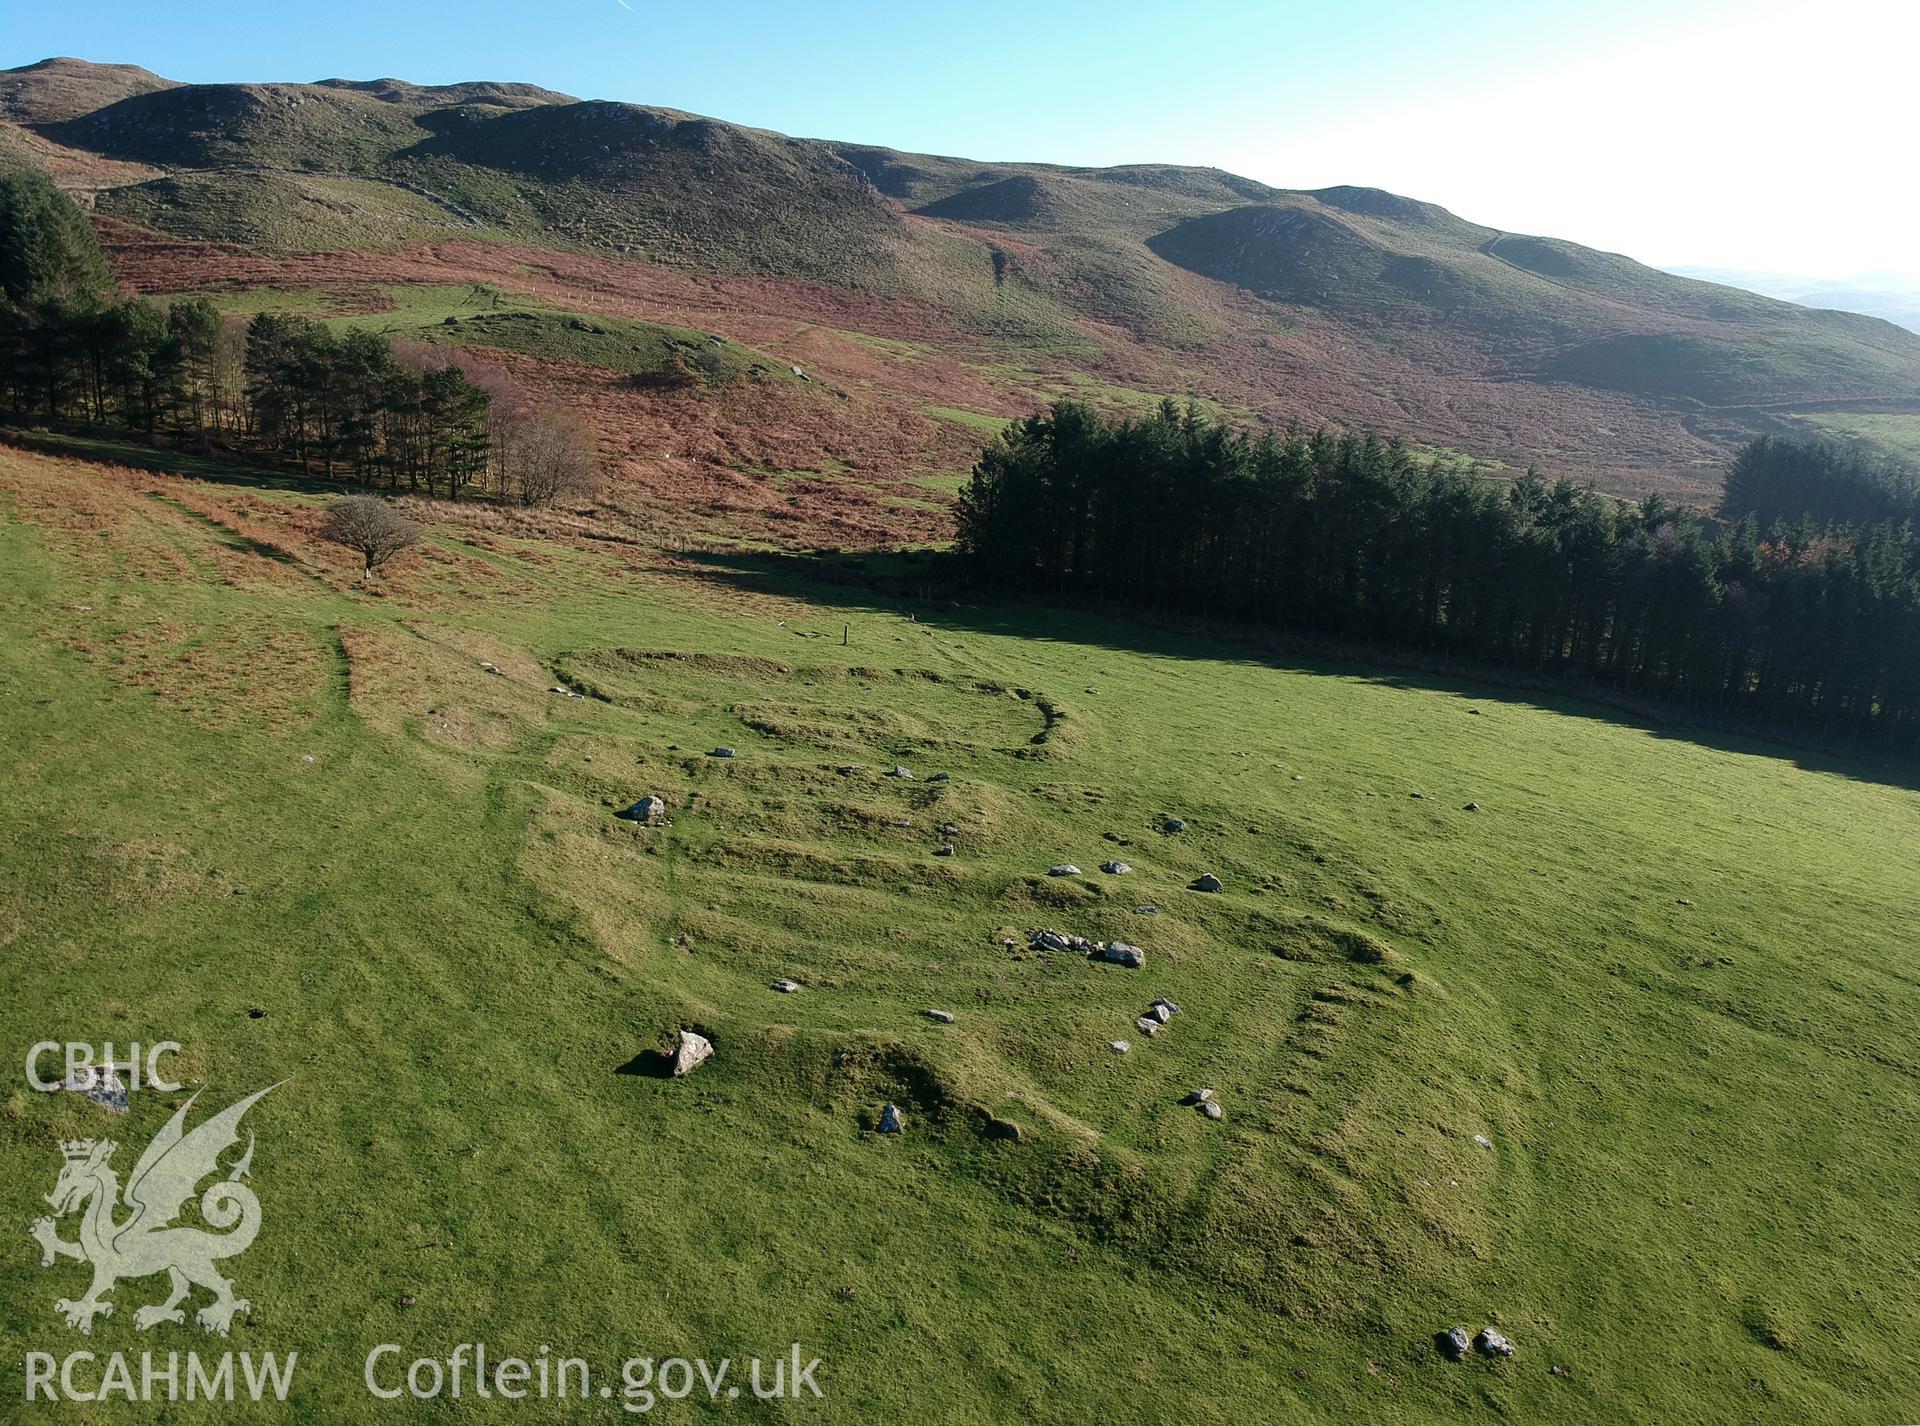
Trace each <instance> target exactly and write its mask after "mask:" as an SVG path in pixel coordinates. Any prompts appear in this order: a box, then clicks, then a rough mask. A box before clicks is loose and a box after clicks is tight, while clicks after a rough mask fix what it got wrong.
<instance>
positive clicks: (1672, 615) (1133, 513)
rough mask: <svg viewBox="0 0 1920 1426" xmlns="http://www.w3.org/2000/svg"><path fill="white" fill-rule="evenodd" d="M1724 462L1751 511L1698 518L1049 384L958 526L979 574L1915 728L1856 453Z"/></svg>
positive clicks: (1705, 707) (1918, 598) (1656, 690)
mask: <svg viewBox="0 0 1920 1426" xmlns="http://www.w3.org/2000/svg"><path fill="white" fill-rule="evenodd" d="M1739 466H1740V469H1741V471H1742V481H1740V482H1736V483H1735V484H1734V485H1733V486H1730V491H1731V495H1730V499H1731V500H1732V503H1733V505H1734V506H1738V505H1740V504H1741V503H1742V500H1743V498H1744V494H1743V492H1746V493H1750V492H1752V491H1757V490H1760V489H1762V488H1763V487H1764V488H1765V489H1767V490H1770V491H1773V492H1774V493H1773V494H1772V495H1771V496H1770V497H1769V499H1768V502H1767V503H1766V504H1765V506H1764V512H1765V513H1764V514H1762V513H1760V512H1759V511H1756V510H1742V509H1734V508H1723V510H1722V511H1721V518H1720V519H1718V520H1714V519H1710V518H1708V517H1706V516H1703V515H1699V514H1696V513H1694V512H1691V511H1688V510H1683V509H1679V508H1675V507H1673V506H1671V505H1669V504H1667V503H1666V502H1664V501H1662V500H1660V499H1658V498H1650V499H1648V500H1646V501H1644V502H1641V503H1639V504H1634V503H1630V502H1626V501H1622V500H1618V499H1615V498H1613V497H1610V496H1606V495H1602V494H1599V493H1597V492H1594V491H1592V490H1587V489H1577V488H1575V487H1574V486H1573V485H1571V484H1568V483H1565V482H1561V483H1559V484H1554V485H1549V484H1547V483H1545V482H1544V481H1542V480H1540V479H1539V478H1537V477H1536V476H1534V475H1533V474H1532V473H1531V472H1530V473H1529V474H1528V475H1526V476H1525V477H1523V478H1521V479H1518V480H1494V479H1488V478H1486V477H1484V476H1480V475H1476V474H1473V473H1471V472H1468V471H1465V470H1461V469H1458V468H1454V467H1450V466H1448V465H1447V464H1445V463H1443V462H1438V461H1431V460H1422V459H1419V458H1417V457H1416V456H1414V455H1413V454H1412V453H1410V452H1409V451H1407V450H1406V449H1404V448H1402V447H1401V446H1399V445H1396V444H1393V443H1389V442H1382V441H1378V440H1375V439H1372V438H1370V437H1357V436H1348V435H1335V434H1330V433H1327V432H1324V431H1321V432H1313V433H1309V432H1306V431H1303V430H1298V429H1296V430H1292V431H1289V432H1286V433H1284V434H1281V433H1274V432H1267V433H1263V434H1261V435H1259V436H1257V437H1256V436H1249V435H1247V434H1245V433H1242V432H1239V431H1236V430H1233V429H1230V428H1229V427H1227V426H1226V425H1224V424H1221V423H1219V422H1217V421H1214V420H1211V419H1209V418H1208V417H1206V416H1205V415H1203V414H1202V413H1200V412H1199V411H1197V410H1195V409H1193V408H1191V407H1188V408H1186V409H1181V408H1178V407H1176V406H1175V405H1173V404H1172V403H1171V402H1168V403H1164V404H1163V405H1162V406H1161V407H1160V408H1159V410H1158V411H1156V412H1155V413H1154V414H1153V415H1151V416H1149V417H1146V418H1145V419H1141V420H1107V419H1103V418H1102V417H1101V416H1099V415H1098V414H1097V413H1095V412H1094V411H1092V410H1090V409H1088V408H1087V407H1084V406H1080V405H1077V404H1073V403H1063V404H1060V405H1057V406H1055V407H1054V408H1053V409H1052V410H1051V411H1050V412H1047V413H1045V414H1042V415H1037V416H1034V417H1031V418H1029V419H1027V420H1025V421H1022V422H1018V423H1016V424H1015V425H1013V426H1012V427H1010V428H1009V429H1008V430H1007V431H1006V433H1005V434H1004V435H1002V436H1001V437H1000V438H999V439H998V440H996V441H995V442H994V443H993V444H992V445H991V446H989V447H988V449H987V451H986V452H985V454H984V455H983V456H982V458H981V460H980V462H979V464H978V465H977V466H976V467H975V469H974V472H973V478H972V481H971V484H970V485H969V487H968V488H967V490H966V491H965V492H964V495H963V498H962V503H961V510H960V531H959V543H960V550H961V553H962V555H963V556H964V558H965V559H966V560H967V562H968V564H969V565H970V567H971V569H972V571H973V572H974V573H975V575H976V576H977V577H978V578H980V579H981V580H983V581H985V582H987V583H989V584H992V585H996V586H1000V587H1011V588H1021V589H1035V590H1044V591H1070V592H1074V593H1083V594H1089V595H1094V596H1097V597H1101V598H1106V599H1112V600H1117V601H1122V602H1125V603H1128V604H1131V605H1134V606H1138V607H1145V608H1150V609H1159V610H1168V611H1179V612H1183V613H1187V614H1195V615H1200V616H1203V617H1209V618H1217V619H1224V620H1232V621H1236V622H1250V623H1254V624H1258V625H1263V626H1268V627H1272V628H1276V629H1284V630H1292V631H1302V632H1307V633H1312V634H1316V635H1324V636H1331V637H1335V638H1339V639H1343V640H1355V641H1362V642H1365V643H1368V644H1371V645H1375V646H1381V647H1393V648H1401V649H1406V650H1410V651H1416V652H1418V653H1420V654H1425V655H1432V654H1439V655H1446V656H1453V657H1459V658H1461V659H1465V660H1471V661H1473V662H1475V663H1478V664H1491V665H1499V666H1505V667H1517V668H1523V669H1526V670H1530V671H1534V672H1543V673H1554V674H1560V675H1566V676H1570V677H1572V678H1573V679H1575V680H1577V681H1579V682H1581V683H1587V682H1591V683H1595V684H1602V685H1607V686H1611V687H1614V688H1617V689H1619V690H1621V691H1622V692H1626V693H1631V694H1635V695H1645V696H1652V697H1657V698H1659V699H1662V700H1670V701H1673V702H1677V703H1680V704H1683V705H1686V706H1687V707H1689V708H1690V709H1693V710H1695V711H1697V712H1699V713H1706V714H1711V715H1716V716H1726V717H1737V718H1742V719H1745V718H1758V719H1762V720H1765V721H1768V722H1773V723H1780V724H1792V725H1795V726H1798V727H1801V728H1804V729H1808V730H1812V731H1816V732H1818V733H1820V734H1822V735H1825V736H1836V735H1853V734H1868V735H1871V736H1874V737H1876V738H1884V739H1887V740H1890V741H1893V742H1897V743H1898V744H1900V745H1901V746H1906V747H1911V746H1915V745H1920V537H1917V536H1916V535H1915V533H1914V528H1913V525H1912V523H1911V522H1910V521H1909V520H1908V519H1907V518H1906V517H1905V516H1904V514H1901V516H1900V518H1899V519H1897V520H1896V519H1895V518H1893V516H1892V514H1889V513H1886V512H1883V511H1880V510H1879V509H1878V507H1875V510H1874V513H1876V514H1879V515H1880V518H1863V519H1854V518H1847V516H1848V515H1850V514H1851V512H1853V511H1854V510H1855V509H1856V508H1857V507H1856V504H1855V503H1853V502H1855V501H1856V500H1857V499H1858V498H1859V487H1860V486H1861V484H1862V481H1863V480H1865V479H1866V476H1865V475H1864V474H1863V471H1865V472H1867V473H1869V474H1872V475H1873V476H1874V477H1875V478H1876V479H1878V478H1880V477H1881V476H1883V475H1884V476H1886V478H1887V479H1888V480H1889V481H1890V482H1891V484H1890V485H1889V486H1888V488H1889V489H1895V490H1897V489H1899V488H1901V487H1900V486H1899V483H1898V481H1897V480H1893V478H1892V475H1891V474H1889V473H1887V472H1885V471H1883V470H1882V469H1881V468H1879V467H1876V466H1874V465H1873V463H1872V462H1862V461H1860V460H1859V458H1857V457H1849V456H1847V455H1846V454H1845V453H1844V452H1841V453H1836V452H1833V451H1830V450H1828V449H1827V448H1825V447H1820V446H1802V445H1799V444H1796V443H1794V442H1790V441H1781V440H1772V441H1768V442H1764V443H1757V444H1756V445H1755V446H1751V447H1749V448H1748V449H1747V450H1746V451H1745V452H1743V454H1742V456H1741V460H1740V463H1739ZM1781 471H1785V472H1787V474H1786V475H1785V476H1782V475H1780V474H1779V472H1781ZM1869 483H1870V482H1869ZM1795 492H1797V493H1795ZM1754 498H1756V499H1757V498H1758V497H1757V496H1755V497H1754ZM1795 507H1797V508H1795ZM1789 509H1792V510H1793V513H1792V514H1791V515H1787V514H1786V513H1785V512H1786V511H1787V510H1789Z"/></svg>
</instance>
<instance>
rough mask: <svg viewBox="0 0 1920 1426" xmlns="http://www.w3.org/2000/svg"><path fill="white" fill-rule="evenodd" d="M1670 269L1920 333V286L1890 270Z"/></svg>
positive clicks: (1805, 305) (1806, 305)
mask: <svg viewBox="0 0 1920 1426" xmlns="http://www.w3.org/2000/svg"><path fill="white" fill-rule="evenodd" d="M1670 271H1673V272H1676V273H1678V274H1680V275H1681V276H1682V277H1691V278H1697V279H1698V280H1699V281H1701V282H1718V283H1722V284H1724V285H1725V286H1728V287H1744V288H1745V289H1746V290H1747V291H1749V292H1758V293H1761V294H1762V295H1764V296H1767V297H1774V298H1778V299H1779V300H1780V301H1782V302H1793V303H1797V304H1798V305H1800V306H1802V307H1823V308H1827V309H1830V310H1834V311H1840V312H1859V313H1862V314H1864V315H1866V316H1868V317H1878V318H1880V319H1881V320H1882V321H1884V322H1892V323H1893V324H1894V325H1895V326H1899V327H1905V328H1906V329H1907V330H1908V331H1909V332H1920V288H1913V287H1907V286H1905V285H1903V284H1901V282H1900V280H1899V279H1898V278H1897V277H1895V276H1894V275H1893V274H1891V273H1883V274H1880V275H1879V277H1878V279H1876V278H1873V277H1859V278H1852V279H1838V280H1836V279H1834V278H1823V277H1799V276H1795V275H1793V274H1791V273H1783V272H1751V271H1747V270H1744V269H1741V268H1726V267H1676V268H1672V269H1670Z"/></svg>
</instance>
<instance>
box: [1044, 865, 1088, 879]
mask: <svg viewBox="0 0 1920 1426" xmlns="http://www.w3.org/2000/svg"><path fill="white" fill-rule="evenodd" d="M1047 875H1048V876H1078V875H1080V868H1079V867H1077V866H1075V865H1074V864H1073V863H1072V862H1062V863H1060V865H1059V866H1056V867H1048V868H1047Z"/></svg>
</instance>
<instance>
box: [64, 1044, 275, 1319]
mask: <svg viewBox="0 0 1920 1426" xmlns="http://www.w3.org/2000/svg"><path fill="white" fill-rule="evenodd" d="M281 1083H285V1081H284V1080H283V1081H281ZM279 1087H280V1086H279V1085H277V1084H275V1085H268V1086H267V1088H265V1089H263V1090H260V1091H259V1092H258V1093H255V1094H250V1095H248V1096H247V1097H246V1098H245V1099H243V1100H241V1101H240V1102H239V1103H238V1104H235V1105H233V1106H232V1107H231V1108H229V1109H226V1110H224V1111H222V1112H221V1113H219V1114H216V1115H214V1116H213V1117H212V1118H210V1119H207V1120H204V1121H203V1122H202V1123H201V1124H200V1125H199V1126H198V1127H196V1128H194V1129H193V1130H192V1131H191V1132H189V1131H188V1129H187V1111H188V1110H189V1109H191V1108H193V1100H194V1099H198V1098H199V1095H197V1094H196V1095H194V1096H193V1098H192V1099H189V1100H187V1102H186V1103H185V1104H183V1105H181V1106H180V1107H179V1109H177V1110H175V1111H174V1115H173V1118H171V1119H169V1120H168V1121H167V1123H166V1125H165V1127H163V1128H162V1129H161V1130H160V1132H159V1133H158V1134H155V1135H154V1136H153V1142H152V1143H150V1144H148V1145H147V1151H146V1152H145V1153H143V1154H142V1155H140V1161H139V1162H138V1163H137V1164H135V1165H134V1166H133V1174H132V1176H131V1177H130V1178H129V1179H128V1181H127V1189H126V1204H125V1207H127V1208H129V1209H131V1210H132V1212H131V1213H130V1214H129V1215H128V1216H127V1217H126V1218H124V1219H116V1216H115V1215H116V1214H117V1213H118V1212H119V1211H120V1209H121V1206H122V1205H121V1201H120V1199H121V1193H120V1176H119V1175H118V1174H117V1173H115V1172H114V1171H113V1169H112V1168H111V1167H110V1163H111V1161H112V1159H113V1151H114V1150H115V1149H116V1148H118V1147H119V1145H117V1144H116V1143H114V1141H113V1140H111V1139H63V1140H62V1141H61V1143H60V1150H61V1152H62V1153H63V1154H64V1155H65V1156H66V1163H65V1165H64V1166H63V1167H62V1168H61V1170H60V1180H59V1182H58V1183H56V1184H55V1185H54V1186H53V1192H52V1193H50V1194H48V1195H47V1202H48V1204H49V1205H51V1206H52V1208H53V1215H52V1216H51V1217H43V1218H40V1219H37V1220H35V1222H34V1224H33V1226H32V1228H31V1229H30V1230H29V1232H30V1233H31V1234H32V1236H33V1238H34V1240H35V1241H36V1242H38V1243H39V1244H40V1266H42V1267H52V1266H53V1264H54V1261H55V1260H56V1259H57V1258H74V1259H76V1260H78V1261H80V1262H83V1263H91V1264H92V1265H93V1284H92V1286H90V1287H89V1288H88V1289H87V1293H86V1296H84V1297H81V1298H78V1299H74V1298H65V1297H63V1298H61V1299H60V1300H59V1301H58V1302H56V1303H54V1304H53V1306H54V1310H55V1311H56V1312H58V1313H60V1314H61V1315H62V1316H63V1317H65V1318H66V1319H67V1325H68V1326H69V1327H77V1328H79V1329H80V1330H81V1331H82V1332H91V1331H92V1330H93V1319H94V1318H95V1317H109V1316H112V1315H113V1304H112V1303H111V1302H107V1301H105V1300H104V1296H105V1294H106V1293H107V1292H109V1291H111V1290H112V1288H113V1285H114V1284H115V1283H117V1282H119V1281H120V1280H121V1279H122V1278H139V1277H150V1276H152V1275H153V1274H155V1273H165V1274H167V1281H168V1283H169V1290H168V1293H167V1300H166V1301H165V1302H156V1303H152V1304H150V1305H148V1306H146V1307H142V1308H140V1309H139V1310H138V1311H136V1312H135V1313H134V1314H133V1324H134V1326H136V1327H138V1328H141V1329H142V1330H145V1329H146V1328H149V1327H154V1326H157V1325H158V1324H160V1323H162V1322H174V1323H181V1324H184V1323H185V1321H186V1314H185V1313H184V1312H183V1311H182V1310H181V1307H180V1304H181V1302H182V1301H184V1300H185V1299H186V1297H187V1294H188V1293H189V1292H191V1291H192V1290H193V1288H194V1287H196V1286H197V1287H203V1288H205V1289H207V1290H208V1291H209V1292H211V1293H212V1294H213V1301H212V1302H209V1303H208V1304H207V1305H206V1306H205V1307H203V1308H201V1309H200V1311H199V1312H198V1313H197V1314H196V1315H195V1318H194V1320H195V1321H197V1322H198V1323H199V1324H200V1325H201V1326H202V1327H204V1328H205V1329H206V1330H207V1331H209V1332H218V1333H219V1334H220V1335H221V1336H223V1337H224V1336H225V1335H226V1334H227V1329H228V1328H229V1327H230V1326H231V1325H232V1323H233V1318H234V1314H235V1313H238V1312H244V1311H247V1310H248V1309H249V1308H251V1307H252V1305H253V1304H252V1303H250V1302H248V1301H247V1299H246V1298H244V1297H235V1296H234V1295H233V1284H232V1283H231V1282H229V1281H228V1280H227V1279H226V1278H225V1277H222V1276H221V1274H220V1271H219V1269H218V1268H216V1267H215V1266H214V1264H215V1263H217V1262H218V1261H219V1260H220V1259H222V1258H231V1257H237V1256H238V1255H239V1254H241V1253H243V1252H245V1251H246V1250H247V1246H248V1245H249V1244H250V1243H252V1242H253V1237H254V1234H255V1233H257V1232H259V1231H260V1200H259V1199H258V1198H256V1197H254V1194H253V1190H252V1189H251V1188H248V1187H247V1186H246V1185H245V1184H243V1183H241V1182H240V1180H241V1179H243V1178H250V1177H251V1176H252V1171H253V1134H252V1132H251V1131H249V1132H248V1134H247V1151H246V1152H245V1153H244V1154H242V1155H241V1156H240V1157H239V1158H237V1159H235V1160H234V1161H233V1163H232V1164H231V1165H230V1166H229V1168H228V1170H227V1176H226V1177H225V1178H224V1179H222V1180H220V1181H219V1182H217V1183H213V1184H210V1185H208V1187H207V1190H206V1192H205V1193H202V1194H201V1195H200V1216H201V1217H202V1218H203V1219H205V1220H206V1222H207V1223H208V1224H209V1225H210V1226H212V1227H213V1228H216V1229H223V1230H230V1231H222V1232H208V1231H207V1230H206V1229H204V1228H199V1227H194V1226H191V1225H188V1224H182V1223H176V1222H175V1221H174V1220H175V1219H177V1218H178V1217H179V1216H180V1212H181V1210H182V1209H183V1208H184V1207H185V1206H186V1203H187V1200H188V1199H190V1198H192V1197H193V1195H194V1193H195V1191H196V1190H197V1189H198V1188H199V1186H200V1183H201V1181H202V1180H204V1179H206V1178H207V1177H209V1176H210V1175H212V1174H216V1173H218V1172H220V1163H219V1159H220V1155H221V1154H223V1153H225V1152H226V1151H227V1150H228V1149H229V1148H231V1147H232V1146H233V1145H234V1144H237V1143H238V1142H239V1141H240V1119H241V1116H242V1115H244V1114H245V1113H246V1112H247V1111H248V1110H249V1109H251V1108H252V1107H253V1106H254V1105H255V1104H257V1103H258V1102H259V1101H260V1100H261V1098H262V1097H264V1096H265V1095H267V1094H270V1093H272V1092H273V1091H274V1090H276V1089H278V1088H279ZM82 1209H84V1212H83V1213H82V1216H81V1219H80V1236H79V1240H78V1241H77V1242H72V1243H68V1242H64V1241H62V1240H61V1238H60V1237H59V1236H58V1233H57V1230H56V1229H55V1226H54V1219H55V1218H64V1217H66V1216H67V1215H68V1214H69V1213H73V1212H76V1211H79V1210H82Z"/></svg>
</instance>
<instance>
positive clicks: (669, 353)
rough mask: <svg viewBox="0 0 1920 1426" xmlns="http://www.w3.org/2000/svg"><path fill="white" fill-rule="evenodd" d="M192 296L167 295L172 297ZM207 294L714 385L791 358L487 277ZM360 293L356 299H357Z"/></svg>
mask: <svg viewBox="0 0 1920 1426" xmlns="http://www.w3.org/2000/svg"><path fill="white" fill-rule="evenodd" d="M183 295H185V294H182V293H165V294H162V295H160V296H159V297H158V298H157V299H156V300H157V301H160V302H163V303H164V302H170V301H174V300H177V299H178V298H180V297H181V296H183ZM196 295H204V296H205V297H207V299H208V300H209V301H211V302H212V303H213V304H214V305H215V306H216V307H218V308H219V309H220V310H221V311H222V312H227V313H232V314H235V315H239V316H252V315H253V314H255V313H258V312H276V313H283V314H287V315H291V316H299V317H308V318H312V319H315V320H318V321H321V322H324V323H325V324H326V325H327V326H329V327H331V328H333V329H334V330H336V331H356V330H357V331H371V332H378V333H380V334H381V335H383V336H387V337H405V338H410V339H411V340H414V341H420V342H436V343H448V344H451V345H457V346H465V347H481V348H485V347H495V348H499V349H500V350H503V351H512V352H518V353H520V354H521V355H523V356H530V357H536V358H538V359H539V360H541V361H570V362H578V363H579V364H581V365H582V366H595V367H600V368H603V369H604V370H607V371H617V372H623V373H626V374H627V375H630V376H652V375H659V374H661V373H664V372H666V371H668V370H669V369H670V368H671V367H673V365H674V364H675V361H676V359H678V360H679V362H680V364H681V365H682V366H683V367H685V368H686V370H687V372H688V374H689V376H690V377H692V378H694V379H697V380H702V381H706V382H709V383H717V382H722V381H727V380H730V379H731V378H733V377H735V376H738V375H740V374H742V373H743V372H746V371H749V370H752V369H754V368H758V370H759V371H760V372H762V373H765V374H766V375H768V376H770V377H777V378H780V379H787V378H788V377H789V372H788V368H787V365H786V364H785V363H783V362H780V361H777V360H775V359H774V358H773V357H770V356H768V355H766V354H765V353H764V352H759V351H755V350H754V349H753V348H751V347H744V346H741V345H740V344H739V343H738V342H731V341H728V340H726V339H725V338H722V337H719V336H716V335H714V334H712V333H707V332H697V331H694V330H693V329H692V328H690V327H676V326H670V325H666V324H662V323H659V322H642V321H638V320H636V319H634V318H630V317H604V316H586V315H583V314H581V313H578V312H567V311H562V310H559V309H556V308H553V307H549V306H547V305H545V304H543V303H540V302H538V301H536V300H534V299H533V298H531V297H528V296H527V295H526V294H524V293H518V292H508V291H505V290H503V289H501V288H498V287H493V286H490V285H488V284H486V283H460V284H438V283H377V284H373V285H372V286H371V287H369V288H366V289H357V290H355V291H354V292H352V293H343V292H341V291H338V290H330V289H326V288H277V287H249V288H242V289H235V290H221V291H214V292H209V293H205V294H196ZM356 298H357V299H358V300H355V299H356Z"/></svg>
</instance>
